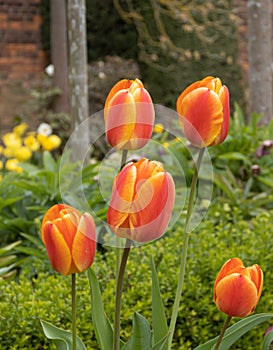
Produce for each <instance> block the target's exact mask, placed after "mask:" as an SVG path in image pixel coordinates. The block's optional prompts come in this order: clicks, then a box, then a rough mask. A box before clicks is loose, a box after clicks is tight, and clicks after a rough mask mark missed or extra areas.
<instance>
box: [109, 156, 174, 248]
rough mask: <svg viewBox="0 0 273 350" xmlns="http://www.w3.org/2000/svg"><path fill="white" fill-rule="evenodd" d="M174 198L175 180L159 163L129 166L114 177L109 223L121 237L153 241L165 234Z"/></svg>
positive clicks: (144, 161) (138, 163)
mask: <svg viewBox="0 0 273 350" xmlns="http://www.w3.org/2000/svg"><path fill="white" fill-rule="evenodd" d="M174 199H175V186H174V182H173V179H172V177H171V175H170V174H169V173H167V172H166V171H165V170H164V169H163V167H162V165H161V164H160V163H158V162H155V161H149V160H148V159H145V158H143V159H141V160H139V161H137V162H136V163H128V164H127V165H126V166H125V167H124V168H123V169H122V170H121V172H120V173H119V174H118V175H117V176H116V178H115V181H114V184H113V193H112V197H111V201H110V206H109V209H108V213H107V222H108V224H109V226H110V228H111V230H112V231H113V232H114V233H115V235H117V236H119V237H122V238H128V239H130V240H134V241H136V242H148V241H152V240H154V239H157V238H159V237H161V236H162V235H163V234H164V232H165V230H166V228H167V226H168V223H169V220H170V217H171V213H172V209H173V206H174Z"/></svg>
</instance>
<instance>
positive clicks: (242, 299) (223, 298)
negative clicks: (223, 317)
mask: <svg viewBox="0 0 273 350" xmlns="http://www.w3.org/2000/svg"><path fill="white" fill-rule="evenodd" d="M262 286H263V272H262V270H261V268H260V267H259V266H258V265H256V264H255V265H252V266H250V267H245V266H244V264H243V263H242V261H241V260H240V259H238V258H233V259H230V260H228V261H227V262H226V263H225V264H224V265H223V267H222V268H221V270H220V272H219V274H218V276H217V278H216V280H215V284H214V302H215V303H216V306H217V308H218V309H219V310H220V311H222V312H224V313H225V314H227V315H228V316H230V317H245V316H248V315H249V314H251V313H252V312H253V311H254V309H255V307H256V305H257V304H258V301H259V299H260V296H261V293H262Z"/></svg>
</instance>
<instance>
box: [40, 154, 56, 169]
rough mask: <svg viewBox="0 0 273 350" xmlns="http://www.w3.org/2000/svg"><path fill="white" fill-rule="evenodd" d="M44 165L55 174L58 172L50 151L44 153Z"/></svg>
mask: <svg viewBox="0 0 273 350" xmlns="http://www.w3.org/2000/svg"><path fill="white" fill-rule="evenodd" d="M43 164H44V168H45V169H46V170H49V171H52V172H55V171H56V162H55V160H54V158H53V156H52V154H51V153H50V152H49V151H44V153H43Z"/></svg>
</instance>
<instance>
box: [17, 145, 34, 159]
mask: <svg viewBox="0 0 273 350" xmlns="http://www.w3.org/2000/svg"><path fill="white" fill-rule="evenodd" d="M31 155H32V152H31V150H30V149H29V148H28V147H25V146H22V147H19V148H17V149H16V150H15V152H14V156H15V158H16V159H18V160H19V161H21V162H24V161H26V160H28V159H29V158H30V157H31Z"/></svg>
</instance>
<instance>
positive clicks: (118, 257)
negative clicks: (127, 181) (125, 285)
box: [116, 149, 128, 276]
mask: <svg viewBox="0 0 273 350" xmlns="http://www.w3.org/2000/svg"><path fill="white" fill-rule="evenodd" d="M127 154H128V150H127V149H124V150H122V156H121V162H120V169H119V170H120V171H121V169H122V168H123V167H124V165H125V163H126V159H127ZM116 246H117V249H116V276H118V273H119V267H120V262H121V238H119V237H116Z"/></svg>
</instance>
